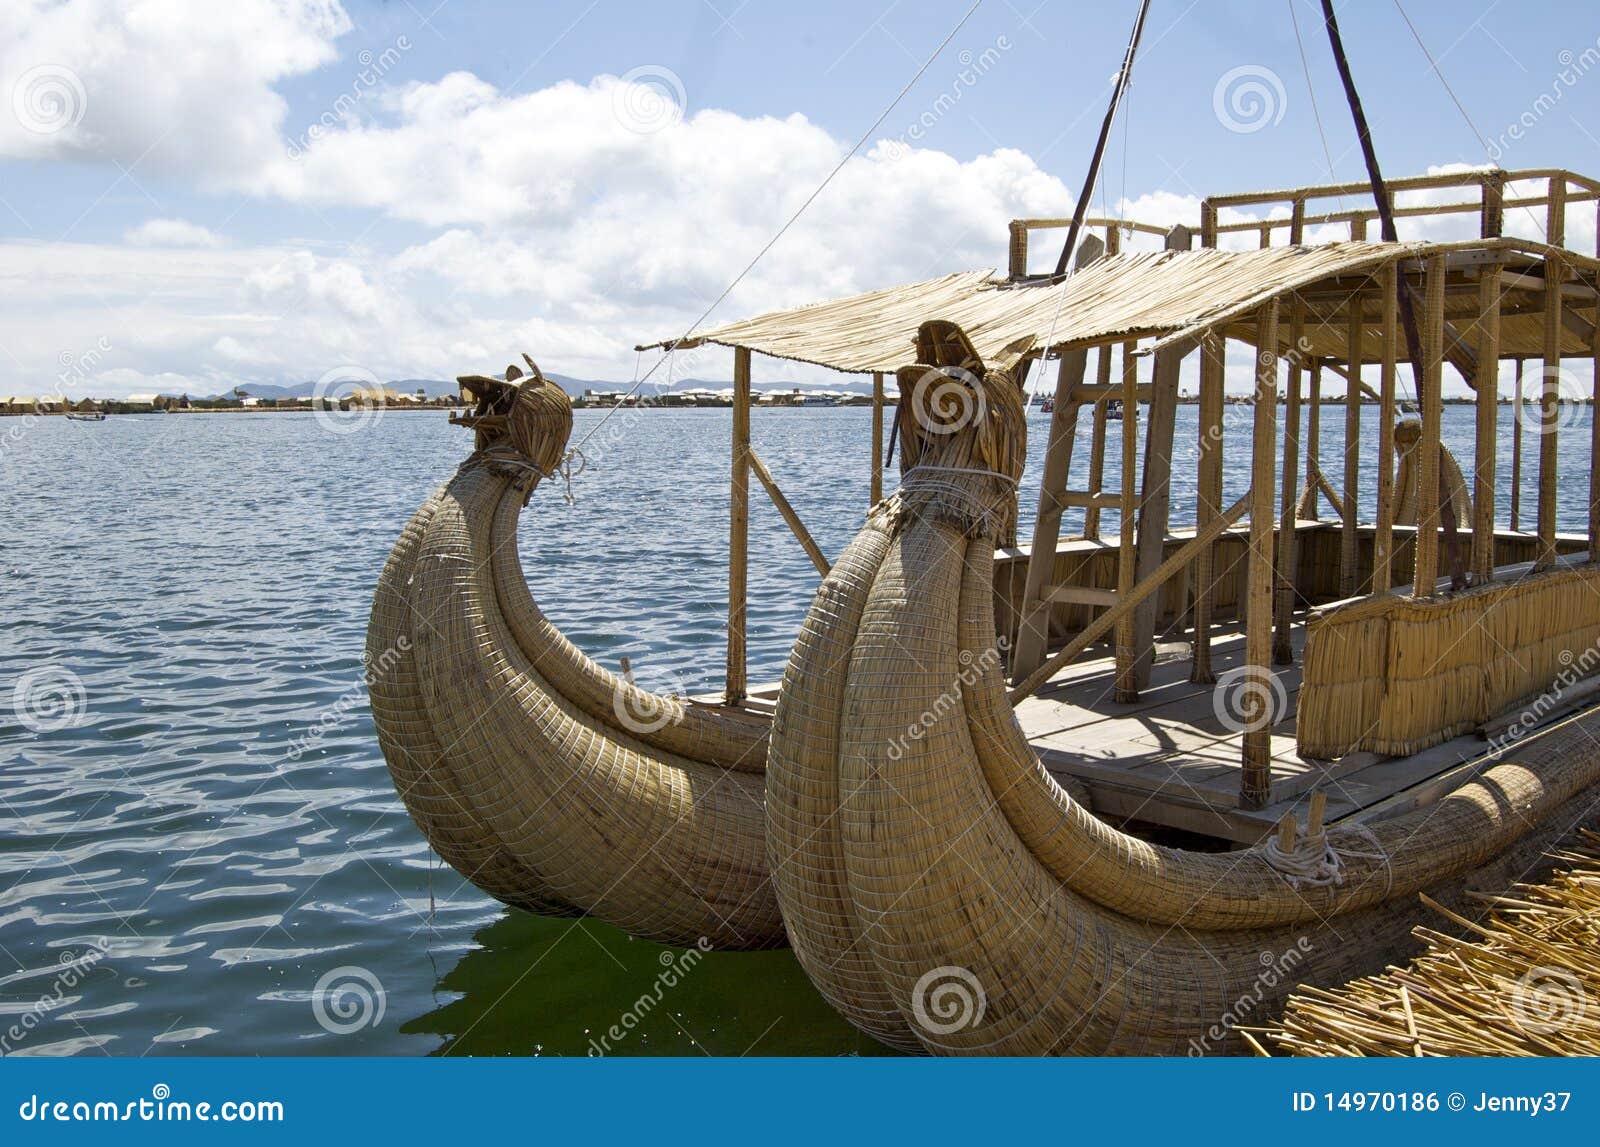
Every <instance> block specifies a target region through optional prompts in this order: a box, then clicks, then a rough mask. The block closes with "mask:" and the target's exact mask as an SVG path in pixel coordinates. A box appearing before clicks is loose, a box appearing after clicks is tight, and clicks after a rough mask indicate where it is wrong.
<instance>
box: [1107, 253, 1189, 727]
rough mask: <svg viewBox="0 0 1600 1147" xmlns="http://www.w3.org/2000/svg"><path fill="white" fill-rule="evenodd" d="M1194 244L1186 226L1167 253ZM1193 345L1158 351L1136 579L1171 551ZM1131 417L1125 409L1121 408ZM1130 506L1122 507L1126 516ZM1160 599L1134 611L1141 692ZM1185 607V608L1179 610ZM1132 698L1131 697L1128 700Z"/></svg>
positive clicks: (1150, 661) (1152, 662) (1147, 434)
mask: <svg viewBox="0 0 1600 1147" xmlns="http://www.w3.org/2000/svg"><path fill="white" fill-rule="evenodd" d="M1193 246H1194V235H1193V233H1192V232H1190V230H1189V229H1188V228H1187V227H1184V226H1181V225H1180V226H1177V227H1174V228H1172V230H1170V231H1168V232H1167V241H1166V248H1167V250H1169V251H1187V250H1189V249H1190V248H1191V247H1193ZM1192 349H1193V345H1192V344H1190V345H1187V346H1180V345H1174V346H1168V347H1164V348H1162V349H1161V350H1158V351H1156V353H1155V360H1156V361H1155V365H1154V366H1153V367H1152V369H1151V378H1150V423H1149V425H1148V426H1147V427H1146V428H1145V432H1144V468H1143V469H1144V474H1143V477H1142V480H1141V482H1140V494H1139V521H1138V531H1139V542H1138V546H1139V554H1138V561H1137V564H1136V566H1135V569H1134V579H1135V580H1136V581H1137V580H1139V579H1140V578H1146V577H1149V576H1150V575H1151V574H1153V573H1155V571H1156V570H1157V569H1158V568H1159V567H1160V565H1161V562H1162V560H1163V559H1164V558H1165V556H1166V551H1167V523H1168V520H1169V517H1170V512H1171V509H1172V438H1173V431H1174V430H1175V429H1176V427H1177V422H1178V372H1179V368H1180V367H1181V366H1182V365H1183V359H1184V356H1185V355H1187V354H1188V353H1189V351H1190V350H1192ZM1122 413H1123V417H1124V418H1126V417H1127V413H1128V412H1127V410H1126V409H1124V410H1123V412H1122ZM1129 507H1130V504H1129V503H1127V502H1124V503H1123V506H1122V508H1123V513H1125V514H1126V513H1127V512H1128V511H1129ZM1160 608H1161V598H1160V595H1158V594H1152V595H1151V596H1150V597H1149V598H1148V599H1146V601H1145V603H1144V604H1143V605H1141V606H1140V607H1139V608H1138V609H1137V610H1135V611H1134V615H1133V648H1134V651H1135V661H1134V673H1133V678H1134V683H1135V686H1136V687H1137V688H1139V689H1143V688H1145V687H1146V686H1148V685H1149V684H1150V672H1151V670H1152V669H1153V668H1154V667H1155V663H1156V647H1155V641H1156V614H1157V613H1158V612H1159V611H1160ZM1180 608H1181V606H1180ZM1125 699H1131V698H1125Z"/></svg>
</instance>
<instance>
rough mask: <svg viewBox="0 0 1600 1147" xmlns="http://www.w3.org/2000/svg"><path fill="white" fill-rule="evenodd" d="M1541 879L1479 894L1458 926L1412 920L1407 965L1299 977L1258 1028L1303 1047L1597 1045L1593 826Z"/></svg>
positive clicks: (1500, 1052) (1598, 851) (1598, 873)
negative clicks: (1480, 918) (1307, 980)
mask: <svg viewBox="0 0 1600 1147" xmlns="http://www.w3.org/2000/svg"><path fill="white" fill-rule="evenodd" d="M1554 859H1556V860H1557V861H1558V862H1564V863H1566V864H1568V865H1570V867H1569V868H1566V869H1565V870H1563V871H1558V872H1556V873H1555V874H1554V875H1553V876H1552V877H1551V878H1550V879H1549V880H1548V881H1546V882H1543V883H1534V884H1518V885H1517V886H1515V887H1514V888H1513V889H1512V890H1511V891H1510V892H1508V893H1506V894H1504V895H1499V896H1483V897H1480V898H1479V899H1480V900H1481V901H1482V902H1483V903H1485V904H1487V905H1488V906H1489V908H1490V914H1489V917H1488V919H1487V920H1485V921H1484V922H1482V923H1474V922H1472V921H1470V920H1467V919H1465V918H1463V917H1462V916H1460V915H1458V914H1457V913H1454V912H1450V911H1449V910H1447V909H1444V908H1442V907H1440V906H1438V905H1434V907H1438V908H1439V910H1440V911H1442V912H1444V913H1445V915H1446V916H1448V917H1449V918H1450V919H1451V921H1452V922H1453V923H1454V924H1456V925H1457V926H1458V927H1460V928H1462V929H1464V930H1465V932H1466V935H1464V936H1452V935H1447V934H1445V933H1442V932H1440V931H1438V930H1436V929H1433V928H1426V927H1419V928H1417V929H1416V930H1415V935H1416V937H1417V938H1418V939H1419V940H1422V941H1423V942H1424V943H1426V944H1427V945H1428V950H1427V951H1426V952H1424V953H1423V954H1422V955H1421V956H1418V957H1417V958H1416V959H1415V960H1413V961H1411V963H1409V964H1407V965H1405V966H1404V967H1391V968H1389V969H1388V970H1386V971H1385V972H1383V973H1382V974H1381V975H1377V976H1371V977H1368V978H1366V979H1361V980H1356V981H1355V982H1353V983H1350V984H1347V985H1345V986H1344V987H1342V988H1339V989H1337V990H1334V991H1327V990H1323V989H1319V988H1303V989H1301V990H1300V991H1298V992H1296V993H1295V994H1294V995H1292V996H1291V997H1290V998H1289V1002H1288V1005H1287V1007H1286V1009H1285V1011H1284V1015H1283V1018H1282V1020H1281V1021H1280V1022H1279V1023H1278V1024H1277V1025H1276V1026H1273V1027H1271V1028H1268V1029H1266V1030H1265V1031H1264V1032H1263V1033H1262V1034H1263V1035H1264V1036H1265V1038H1266V1039H1267V1041H1268V1042H1269V1043H1270V1044H1271V1045H1272V1046H1273V1047H1275V1048H1276V1049H1278V1050H1281V1051H1284V1052H1288V1053H1289V1054H1292V1055H1305V1056H1356V1055H1392V1056H1455V1055H1496V1056H1504V1055H1514V1056H1549V1055H1600V967H1597V966H1596V964H1595V959H1594V954H1595V952H1596V951H1597V950H1600V835H1597V834H1595V833H1593V832H1590V831H1587V830H1585V831H1584V832H1583V833H1582V834H1581V840H1580V841H1579V843H1578V844H1577V845H1576V846H1575V847H1574V848H1573V849H1572V850H1571V851H1567V852H1562V853H1558V854H1556V855H1555V858H1554Z"/></svg>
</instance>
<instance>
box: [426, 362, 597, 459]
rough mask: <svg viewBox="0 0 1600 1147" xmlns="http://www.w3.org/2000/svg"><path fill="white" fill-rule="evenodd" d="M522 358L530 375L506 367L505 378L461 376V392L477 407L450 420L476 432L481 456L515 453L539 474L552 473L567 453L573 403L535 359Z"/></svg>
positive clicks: (514, 367)
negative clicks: (546, 375)
mask: <svg viewBox="0 0 1600 1147" xmlns="http://www.w3.org/2000/svg"><path fill="white" fill-rule="evenodd" d="M522 360H523V361H524V362H526V363H527V364H528V373H524V372H523V370H522V369H521V368H520V367H518V366H516V365H512V366H508V367H506V377H505V379H504V380H501V379H498V378H488V377H486V376H484V375H481V374H467V375H462V376H461V377H459V378H457V379H456V382H457V383H459V384H460V386H461V393H462V394H463V395H464V396H465V397H467V398H469V399H471V400H472V401H473V404H474V405H473V408H472V412H471V413H470V414H462V415H451V417H450V421H451V422H453V423H455V424H456V425H458V426H466V427H468V428H470V429H471V430H472V431H473V440H474V446H475V447H476V453H477V454H486V453H487V454H491V455H500V456H502V457H504V456H505V455H506V454H507V452H514V453H515V455H516V456H517V457H519V458H520V459H522V460H525V461H526V463H527V464H528V465H531V466H532V467H533V468H534V469H535V470H537V471H538V473H539V474H540V475H549V474H551V473H553V472H554V471H555V469H556V467H557V466H559V465H560V464H561V460H562V458H563V457H564V456H565V455H566V450H567V439H568V438H570V437H571V435H572V400H571V399H570V398H568V397H567V392H566V391H564V390H562V389H561V387H560V386H558V385H557V384H555V383H553V382H551V381H550V380H549V379H547V378H545V376H544V374H543V372H541V371H540V370H539V367H538V364H537V363H535V362H534V361H533V359H531V358H529V357H528V356H527V355H523V356H522ZM525 472H526V471H524V473H525Z"/></svg>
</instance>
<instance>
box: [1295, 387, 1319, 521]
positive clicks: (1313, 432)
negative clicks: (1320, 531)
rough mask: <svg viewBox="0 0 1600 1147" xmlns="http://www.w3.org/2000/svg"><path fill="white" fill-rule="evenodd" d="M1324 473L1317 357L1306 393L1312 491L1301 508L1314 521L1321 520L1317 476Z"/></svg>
mask: <svg viewBox="0 0 1600 1147" xmlns="http://www.w3.org/2000/svg"><path fill="white" fill-rule="evenodd" d="M1320 473H1322V360H1321V359H1320V358H1319V359H1315V360H1314V361H1313V362H1312V363H1311V383H1310V390H1309V393H1307V395H1306V486H1305V488H1306V489H1307V490H1309V491H1311V496H1310V497H1305V498H1304V503H1305V504H1304V505H1302V506H1301V507H1300V509H1302V510H1304V511H1305V514H1306V517H1308V518H1310V519H1311V520H1312V521H1314V522H1315V521H1320V520H1321V518H1322V513H1321V511H1320V510H1319V509H1318V508H1317V497H1316V486H1317V484H1316V476H1317V475H1318V474H1320Z"/></svg>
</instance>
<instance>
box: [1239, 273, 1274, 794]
mask: <svg viewBox="0 0 1600 1147" xmlns="http://www.w3.org/2000/svg"><path fill="white" fill-rule="evenodd" d="M1257 329H1258V330H1259V331H1260V332H1261V333H1260V341H1259V342H1258V344H1257V348H1258V349H1257V353H1256V390H1255V425H1254V430H1253V433H1252V437H1251V443H1250V455H1251V465H1250V566H1249V570H1248V576H1249V582H1248V586H1249V588H1248V591H1247V593H1248V596H1247V601H1248V605H1247V608H1246V614H1245V639H1244V654H1245V657H1244V659H1245V680H1244V682H1243V683H1242V686H1243V688H1242V690H1241V693H1242V696H1241V701H1242V703H1243V706H1244V718H1245V730H1244V748H1243V756H1242V761H1241V763H1242V765H1243V768H1242V771H1241V776H1240V781H1239V804H1240V805H1241V806H1243V807H1244V808H1247V809H1258V808H1263V807H1265V806H1266V804H1267V802H1268V800H1269V799H1270V797H1271V793H1272V714H1271V712H1270V711H1269V709H1268V699H1269V698H1270V697H1271V696H1272V690H1271V689H1270V688H1262V686H1263V685H1266V684H1267V680H1266V677H1267V675H1269V674H1271V673H1272V667H1271V664H1270V662H1271V658H1272V585H1273V571H1272V496H1273V492H1274V491H1273V486H1274V484H1275V482H1276V478H1277V475H1276V474H1275V473H1274V471H1275V470H1276V461H1277V459H1276V455H1277V445H1278V443H1277V421H1278V300H1277V299H1273V300H1272V302H1270V303H1268V304H1267V305H1266V306H1265V307H1263V308H1262V314H1261V318H1260V320H1259V322H1258V323H1257Z"/></svg>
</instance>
